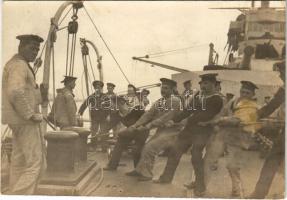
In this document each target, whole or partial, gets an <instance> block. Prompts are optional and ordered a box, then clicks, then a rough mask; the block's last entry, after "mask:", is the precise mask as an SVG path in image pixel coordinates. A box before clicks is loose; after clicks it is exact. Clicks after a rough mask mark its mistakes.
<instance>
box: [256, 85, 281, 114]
mask: <svg viewBox="0 0 287 200" xmlns="http://www.w3.org/2000/svg"><path fill="white" fill-rule="evenodd" d="M284 101H285V88H284V87H280V88H279V89H278V91H277V92H276V94H275V95H274V97H273V98H272V99H271V101H270V102H269V103H268V104H266V105H265V106H263V107H262V108H261V109H259V110H258V116H259V118H264V117H268V116H269V115H271V114H272V113H273V112H274V111H275V110H276V109H277V108H279V107H280V105H281V104H283V103H284Z"/></svg>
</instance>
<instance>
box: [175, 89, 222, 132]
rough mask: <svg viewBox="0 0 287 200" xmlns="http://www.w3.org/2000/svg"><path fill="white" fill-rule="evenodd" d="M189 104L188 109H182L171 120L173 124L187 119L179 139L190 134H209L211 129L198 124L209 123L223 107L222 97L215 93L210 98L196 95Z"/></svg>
mask: <svg viewBox="0 0 287 200" xmlns="http://www.w3.org/2000/svg"><path fill="white" fill-rule="evenodd" d="M190 104H191V105H190V107H189V109H184V110H183V111H182V112H181V113H179V115H177V116H176V117H175V118H174V119H173V120H174V121H175V122H180V121H181V120H183V119H185V118H187V117H188V119H187V123H186V125H185V128H184V131H182V132H181V133H180V137H186V136H188V135H190V134H204V133H210V132H211V131H212V129H213V128H212V127H209V126H199V125H198V123H199V122H207V121H210V120H211V119H213V118H214V117H215V116H216V115H217V114H218V113H219V112H220V111H221V109H222V107H223V98H222V96H221V95H220V94H217V93H216V94H213V95H210V96H201V95H200V94H199V93H197V94H195V96H194V98H193V100H192V101H191V103H190Z"/></svg>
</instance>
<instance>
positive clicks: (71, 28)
mask: <svg viewBox="0 0 287 200" xmlns="http://www.w3.org/2000/svg"><path fill="white" fill-rule="evenodd" d="M68 32H69V34H75V33H77V32H78V22H77V21H70V22H69V24H68Z"/></svg>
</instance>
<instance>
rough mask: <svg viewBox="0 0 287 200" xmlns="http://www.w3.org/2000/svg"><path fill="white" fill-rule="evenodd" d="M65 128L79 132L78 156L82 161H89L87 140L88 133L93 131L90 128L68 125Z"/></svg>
mask: <svg viewBox="0 0 287 200" xmlns="http://www.w3.org/2000/svg"><path fill="white" fill-rule="evenodd" d="M63 130H67V131H73V132H76V133H78V134H79V138H78V139H77V146H76V156H77V159H79V160H80V161H87V152H88V151H87V141H88V135H89V134H90V133H91V131H90V130H89V129H86V128H83V127H76V126H73V127H66V128H64V129H63Z"/></svg>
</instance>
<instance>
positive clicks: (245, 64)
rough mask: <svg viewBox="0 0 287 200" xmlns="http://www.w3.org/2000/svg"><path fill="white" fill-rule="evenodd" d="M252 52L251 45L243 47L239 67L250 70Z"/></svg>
mask: <svg viewBox="0 0 287 200" xmlns="http://www.w3.org/2000/svg"><path fill="white" fill-rule="evenodd" d="M253 54H254V48H253V47H252V46H247V47H245V49H244V56H243V60H242V62H241V68H242V69H244V70H250V62H251V56H252V55H253Z"/></svg>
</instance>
